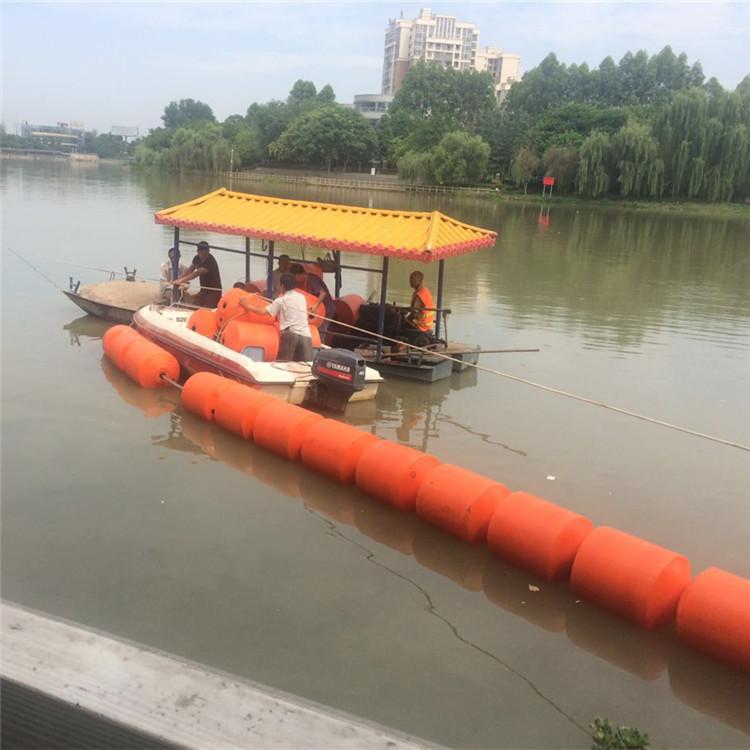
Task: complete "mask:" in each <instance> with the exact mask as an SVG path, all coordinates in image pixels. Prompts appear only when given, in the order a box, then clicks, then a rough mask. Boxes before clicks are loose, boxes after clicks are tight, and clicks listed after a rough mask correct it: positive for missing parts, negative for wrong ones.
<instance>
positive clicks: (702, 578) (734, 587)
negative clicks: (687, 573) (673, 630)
mask: <svg viewBox="0 0 750 750" xmlns="http://www.w3.org/2000/svg"><path fill="white" fill-rule="evenodd" d="M676 624H677V637H678V638H679V639H680V640H681V641H682V642H683V643H686V644H687V645H688V646H692V647H693V648H696V649H698V650H699V651H703V652H704V653H706V654H709V655H710V656H713V657H715V658H717V659H720V660H721V661H724V662H726V663H727V664H731V665H732V666H735V667H739V668H740V669H744V670H745V671H747V672H750V580H748V579H747V578H741V577H740V576H736V575H733V574H732V573H727V572H726V571H724V570H721V569H719V568H708V569H707V570H704V571H703V572H702V573H701V574H700V575H699V576H698V577H697V578H696V579H695V580H694V581H693V582H692V583H691V584H690V585H689V586H688V587H687V588H686V589H685V591H684V592H683V594H682V597H681V598H680V602H679V604H678V605H677V623H676Z"/></svg>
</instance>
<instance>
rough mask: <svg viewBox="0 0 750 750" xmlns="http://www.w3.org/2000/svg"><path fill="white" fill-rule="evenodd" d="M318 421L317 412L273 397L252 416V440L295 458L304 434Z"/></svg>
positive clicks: (287, 456) (300, 447)
mask: <svg viewBox="0 0 750 750" xmlns="http://www.w3.org/2000/svg"><path fill="white" fill-rule="evenodd" d="M322 421H323V417H321V416H320V414H315V413H313V412H311V411H307V409H303V408H302V407H301V406H294V405H293V404H290V403H288V402H287V401H279V400H278V399H275V398H274V399H271V401H269V402H268V403H267V404H265V405H264V406H263V407H262V408H261V410H260V412H259V413H258V415H257V416H256V417H255V424H254V425H253V440H254V441H255V444H256V445H259V446H260V447H261V448H265V449H266V450H269V451H271V452H273V453H276V454H278V455H279V456H283V457H284V458H288V459H289V460H290V461H296V460H297V459H298V458H299V454H300V450H301V449H302V443H303V442H304V440H305V438H306V437H307V433H308V432H309V431H310V430H311V429H312V428H313V427H315V426H316V425H317V424H318V423H320V422H322Z"/></svg>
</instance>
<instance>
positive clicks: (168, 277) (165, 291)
mask: <svg viewBox="0 0 750 750" xmlns="http://www.w3.org/2000/svg"><path fill="white" fill-rule="evenodd" d="M167 257H168V258H169V260H165V261H164V263H162V264H161V275H160V278H159V288H160V289H161V296H162V297H163V298H164V301H165V302H167V303H169V302H171V301H172V268H173V266H172V264H173V261H174V248H173V247H170V248H169V252H168V253H167ZM187 272H188V269H187V267H186V266H185V264H184V263H180V264H179V265H178V267H177V276H178V277H180V276H184V275H185V274H186V273H187ZM185 286H186V287H187V284H186V285H185Z"/></svg>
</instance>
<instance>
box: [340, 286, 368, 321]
mask: <svg viewBox="0 0 750 750" xmlns="http://www.w3.org/2000/svg"><path fill="white" fill-rule="evenodd" d="M334 304H335V305H336V312H335V314H334V318H335V319H336V320H337V321H341V322H342V323H346V324H347V325H350V326H352V325H355V324H356V322H357V321H358V320H359V308H360V307H362V305H364V304H365V298H364V297H360V295H359V294H345V295H344V296H343V297H339V298H338V299H337V300H334Z"/></svg>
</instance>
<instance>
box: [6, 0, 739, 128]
mask: <svg viewBox="0 0 750 750" xmlns="http://www.w3.org/2000/svg"><path fill="white" fill-rule="evenodd" d="M0 2H1V4H0V14H1V15H0V22H1V23H2V53H1V54H2V70H1V71H0V72H1V75H2V121H3V123H4V124H5V125H6V127H7V128H8V131H9V132H15V129H16V128H17V126H18V124H19V123H20V122H21V121H23V120H28V121H29V122H33V123H43V124H48V123H55V122H58V121H64V122H70V121H79V122H83V124H84V126H85V127H86V128H87V129H95V130H98V131H100V132H106V131H108V130H109V128H110V127H111V126H112V125H136V126H138V127H139V128H140V130H141V133H145V132H146V131H147V130H148V129H149V128H152V127H156V126H158V125H160V124H161V123H160V117H161V114H162V112H163V111H164V107H165V105H166V104H168V103H169V102H170V101H172V100H176V99H182V98H193V99H200V100H201V101H204V102H206V103H207V104H209V105H210V106H211V107H212V108H213V110H214V114H215V115H216V116H217V118H219V119H224V118H225V117H227V116H228V115H230V114H234V113H241V114H244V113H245V111H246V110H247V107H248V105H249V104H251V103H252V102H254V101H258V102H265V101H268V100H270V99H284V98H285V97H286V95H287V93H288V92H289V89H290V88H291V87H292V84H293V83H294V82H295V81H296V80H297V79H298V78H304V79H307V80H312V81H314V82H315V84H316V85H317V86H318V88H320V87H322V86H323V85H324V84H326V83H330V84H331V85H332V86H333V88H334V90H335V92H336V96H337V99H338V101H340V102H351V101H352V99H353V96H354V95H355V94H362V93H379V92H380V78H381V71H382V54H383V39H384V33H385V27H386V25H387V22H388V19H389V18H398V17H399V15H400V14H401V13H402V12H403V15H404V18H414V17H416V16H417V15H418V13H419V9H420V7H423V6H424V7H431V8H432V9H433V11H435V12H438V13H445V14H449V15H455V16H457V17H458V18H459V19H460V20H465V21H471V22H473V23H475V24H477V25H478V26H479V28H480V38H479V41H480V45H481V46H486V45H492V46H496V47H500V48H502V49H503V50H506V51H508V52H517V53H519V54H520V55H521V69H522V72H523V71H526V70H529V69H530V68H532V67H534V66H535V65H537V64H538V63H539V62H540V61H541V60H542V59H543V58H544V56H545V55H546V54H547V53H549V52H550V51H553V52H555V54H556V55H557V57H558V59H560V60H561V61H563V62H565V63H573V62H575V63H583V62H586V63H588V64H589V66H591V67H593V66H596V65H598V64H599V63H600V62H601V60H602V59H603V58H604V57H606V56H607V55H611V56H612V57H613V58H614V59H615V61H618V60H619V59H620V58H621V57H622V56H623V55H624V54H625V53H626V52H627V51H628V50H632V51H636V50H638V49H645V50H646V51H647V52H648V53H649V54H654V53H656V52H658V51H659V50H661V49H662V48H663V47H664V46H665V45H667V44H669V45H671V47H672V49H673V50H674V51H675V52H676V53H679V52H682V51H684V52H685V53H686V54H687V56H688V59H689V60H690V62H691V63H692V62H693V61H695V60H699V61H700V62H701V64H702V65H703V70H704V72H705V74H706V77H707V78H710V77H711V76H716V78H718V80H719V81H720V82H721V83H722V85H724V86H725V87H726V88H730V89H732V88H734V87H735V86H736V85H737V84H738V83H739V82H740V81H741V80H742V78H744V76H745V75H747V74H748V73H750V57H749V56H748V54H747V50H748V46H750V3H748V2H667V1H664V0H660V1H659V2H651V3H639V2H603V3H600V2H577V3H570V2H550V1H548V2H452V3H437V2H433V3H429V2H424V3H407V2H404V3H394V2H354V1H353V0H352V1H350V2H234V3H218V2H214V3H200V2H191V3H185V2H159V3H157V2H153V3H131V2H112V3H98V2H81V3H63V2H60V3H35V2H24V3H8V2H2V0H0Z"/></svg>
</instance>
